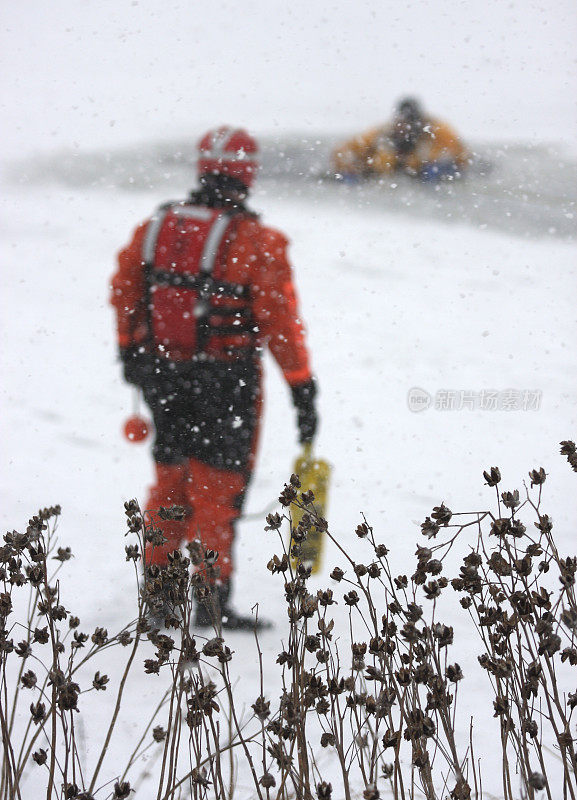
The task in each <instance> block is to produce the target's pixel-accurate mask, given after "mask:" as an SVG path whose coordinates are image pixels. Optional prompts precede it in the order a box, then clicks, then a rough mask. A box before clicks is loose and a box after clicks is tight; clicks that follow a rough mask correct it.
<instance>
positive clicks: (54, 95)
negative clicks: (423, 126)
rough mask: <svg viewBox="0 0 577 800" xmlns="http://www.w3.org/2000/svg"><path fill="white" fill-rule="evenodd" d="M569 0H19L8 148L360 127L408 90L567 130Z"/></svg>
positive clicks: (1, 44) (5, 97) (483, 121)
mask: <svg viewBox="0 0 577 800" xmlns="http://www.w3.org/2000/svg"><path fill="white" fill-rule="evenodd" d="M576 51H577V9H576V7H575V2H574V0H554V2H547V3H545V2H539V3H536V2H531V0H513V1H512V2H506V1H504V0H483V2H478V0H472V1H471V2H458V0H437V2H430V3H425V2H422V1H421V0H415V1H414V2H408V3H400V2H398V0H394V1H393V0H386V1H385V2H383V1H382V0H381V2H377V0H373V1H372V2H363V0H354V2H353V1H352V0H333V2H330V0H329V2H326V1H324V0H291V2H290V3H286V2H284V0H244V1H243V2H242V3H240V2H226V1H225V2H223V1H222V0H218V1H217V2H213V3H212V4H211V3H207V2H202V3H201V2H197V0H195V1H194V2H177V1H176V0H83V1H82V2H78V0H55V1H54V2H52V3H46V2H45V0H23V1H22V2H21V3H11V4H9V5H8V4H6V5H5V8H4V12H3V19H2V30H1V34H0V53H1V55H0V68H1V71H2V76H3V78H2V89H1V98H0V103H1V106H0V107H1V114H2V117H3V129H4V136H3V150H4V153H3V155H4V156H13V155H16V154H20V153H26V152H28V151H31V150H48V149H51V148H54V147H62V146H66V147H68V146H72V147H80V148H90V147H100V146H106V147H114V146H118V145H125V144H127V143H129V142H132V141H150V140H151V139H159V138H163V137H175V136H182V135H187V134H189V133H190V134H191V135H196V134H197V133H198V132H199V131H201V130H202V129H203V128H204V127H206V126H207V125H209V126H210V125H213V124H215V123H219V124H220V123H222V122H230V123H233V124H243V125H245V126H247V127H249V128H250V129H252V130H254V131H257V132H270V131H275V130H279V129H290V130H293V131H301V130H302V131H311V130H324V131H326V130H334V131H339V132H341V131H342V132H345V131H351V130H356V129H359V128H361V129H362V128H364V127H367V126H370V125H372V124H374V123H375V122H378V121H381V120H383V119H385V118H386V117H387V116H388V115H389V114H390V110H391V106H392V104H393V103H394V102H395V100H396V99H397V98H398V97H399V96H400V95H403V94H407V93H411V94H416V95H418V96H420V97H421V98H422V99H423V101H424V102H425V104H426V105H427V106H428V107H429V108H430V109H431V110H432V111H433V112H434V113H436V114H438V115H440V116H441V117H443V118H445V119H448V120H450V121H452V122H453V123H454V124H455V126H456V127H457V129H458V130H460V131H461V132H462V133H463V135H464V136H465V137H467V138H468V139H475V138H487V137H491V138H501V137H505V138H508V139H511V138H513V139H524V140H527V139H538V140H540V139H546V140H563V141H575V140H576V138H577V135H576V130H577V77H576V76H577V69H576Z"/></svg>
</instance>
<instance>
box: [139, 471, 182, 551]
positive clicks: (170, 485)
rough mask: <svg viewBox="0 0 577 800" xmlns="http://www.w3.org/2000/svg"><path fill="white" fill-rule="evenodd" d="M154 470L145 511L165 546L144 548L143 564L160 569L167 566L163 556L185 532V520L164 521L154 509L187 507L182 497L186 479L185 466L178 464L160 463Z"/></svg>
mask: <svg viewBox="0 0 577 800" xmlns="http://www.w3.org/2000/svg"><path fill="white" fill-rule="evenodd" d="M154 467H155V471H156V481H155V483H153V485H152V486H151V487H150V489H149V492H148V498H147V500H146V505H145V508H146V510H147V511H148V513H149V515H150V517H151V521H152V522H153V523H154V525H155V526H156V527H158V528H160V529H161V530H162V534H163V536H164V538H165V539H166V543H165V544H162V545H157V546H152V545H151V544H150V543H147V545H146V555H145V562H146V564H147V565H150V564H159V565H161V566H164V565H165V564H166V563H167V556H168V554H169V553H171V552H172V551H173V550H177V549H178V548H179V547H180V545H181V543H182V541H183V540H184V539H185V537H186V533H187V521H186V519H183V520H164V519H161V518H160V517H159V515H158V509H159V508H160V507H161V506H163V507H164V508H169V507H170V506H183V507H184V508H185V509H186V508H187V505H188V499H187V495H186V482H187V478H188V472H187V465H186V463H182V464H160V463H158V462H156V463H155V465H154Z"/></svg>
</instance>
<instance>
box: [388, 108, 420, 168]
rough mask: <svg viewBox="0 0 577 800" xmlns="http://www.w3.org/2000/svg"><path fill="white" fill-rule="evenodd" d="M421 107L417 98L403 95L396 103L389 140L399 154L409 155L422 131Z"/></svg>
mask: <svg viewBox="0 0 577 800" xmlns="http://www.w3.org/2000/svg"><path fill="white" fill-rule="evenodd" d="M423 125H424V122H423V109H422V108H421V104H420V103H419V101H418V100H415V99H414V98H413V97H405V98H403V100H400V101H399V103H397V109H396V115H395V119H394V121H393V131H392V134H391V142H392V145H393V147H394V149H395V151H396V153H397V154H398V155H399V156H407V155H410V154H411V153H412V152H413V151H414V149H415V147H416V146H417V143H418V141H419V139H420V137H421V135H422V133H423Z"/></svg>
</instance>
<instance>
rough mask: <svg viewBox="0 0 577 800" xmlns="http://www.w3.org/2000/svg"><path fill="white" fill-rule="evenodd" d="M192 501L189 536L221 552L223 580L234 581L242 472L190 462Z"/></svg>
mask: <svg viewBox="0 0 577 800" xmlns="http://www.w3.org/2000/svg"><path fill="white" fill-rule="evenodd" d="M188 474H189V478H190V479H189V482H188V483H187V493H188V502H189V504H190V506H191V507H192V517H191V519H190V521H189V523H188V529H187V538H188V539H189V540H190V541H192V540H193V539H198V540H200V541H201V542H202V544H203V545H204V547H206V548H208V549H210V550H215V551H217V552H218V554H219V556H218V561H217V566H218V568H219V580H220V581H222V582H226V581H228V580H230V577H231V575H232V572H233V554H232V546H233V542H234V522H235V520H236V519H237V518H238V516H239V514H240V508H241V498H242V497H243V495H244V490H245V488H246V475H245V474H244V473H242V472H232V471H230V470H223V469H217V468H216V467H213V466H210V465H209V464H204V463H202V462H201V461H197V460H196V459H193V458H191V459H189V461H188Z"/></svg>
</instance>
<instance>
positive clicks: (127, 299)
mask: <svg viewBox="0 0 577 800" xmlns="http://www.w3.org/2000/svg"><path fill="white" fill-rule="evenodd" d="M146 227H147V223H144V224H142V225H139V227H138V228H137V229H136V230H135V232H134V236H133V237H132V241H131V242H130V244H128V245H127V246H126V247H125V248H124V249H123V250H121V251H120V252H119V253H118V271H117V272H116V273H115V275H114V276H113V277H112V282H111V289H112V291H111V296H110V302H111V304H112V305H113V306H114V307H115V309H116V319H117V329H118V345H119V347H130V346H131V345H135V344H139V343H140V342H142V341H143V340H144V338H145V337H146V308H145V280H144V262H143V260H142V244H143V240H144V234H145V232H146Z"/></svg>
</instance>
